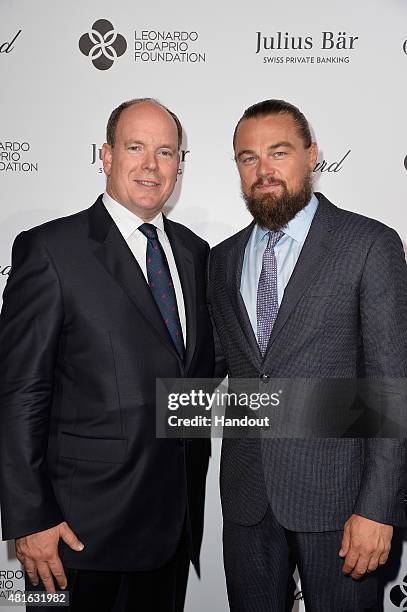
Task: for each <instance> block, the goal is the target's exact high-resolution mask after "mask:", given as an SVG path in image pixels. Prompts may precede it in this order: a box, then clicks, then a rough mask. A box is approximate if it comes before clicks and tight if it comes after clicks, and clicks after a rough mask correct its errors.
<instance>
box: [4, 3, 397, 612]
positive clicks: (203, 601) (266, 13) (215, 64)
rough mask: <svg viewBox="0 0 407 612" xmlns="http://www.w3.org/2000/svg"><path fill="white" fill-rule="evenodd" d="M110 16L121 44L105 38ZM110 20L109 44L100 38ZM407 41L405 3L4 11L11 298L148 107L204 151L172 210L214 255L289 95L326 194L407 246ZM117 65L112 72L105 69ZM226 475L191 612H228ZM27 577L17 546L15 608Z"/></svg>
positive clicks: (90, 195) (236, 219)
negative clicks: (271, 116) (239, 132)
mask: <svg viewBox="0 0 407 612" xmlns="http://www.w3.org/2000/svg"><path fill="white" fill-rule="evenodd" d="M99 20H108V21H109V22H110V23H111V24H112V25H113V28H114V31H115V34H114V35H111V36H109V35H107V36H103V34H104V32H105V31H106V30H103V25H106V24H103V23H101V22H100V21H99ZM95 22H98V23H96V26H95V27H96V28H97V29H98V30H99V31H100V32H101V33H100V32H99V33H98V32H97V31H96V32H94V33H92V34H91V38H92V42H91V41H90V38H89V34H88V33H89V31H90V30H91V28H92V25H93V24H94V23H95ZM107 29H109V27H107ZM118 34H120V36H119V35H118ZM83 35H85V36H83ZM81 37H82V38H81ZM80 40H81V49H80V48H79V41H80ZM406 40H407V3H406V1H405V0H381V1H380V0H359V1H358V2H355V1H353V0H342V2H341V3H328V2H325V1H324V0H314V1H312V2H306V3H305V2H302V1H301V0H291V2H277V1H276V0H252V1H251V2H250V3H248V2H243V1H241V0H235V2H234V3H221V2H219V1H215V0H206V2H203V3H199V4H198V3H192V2H188V1H187V0H178V1H177V2H172V3H168V2H165V3H164V2H161V1H160V0H156V2H154V3H136V2H134V1H132V0H122V1H121V2H120V3H119V2H118V3H116V5H114V3H112V2H111V1H108V0H98V1H97V2H96V1H92V0H82V1H81V2H79V3H74V2H71V3H67V2H63V1H62V0H36V2H32V0H1V4H0V71H1V72H0V74H1V94H0V96H1V105H2V107H1V108H2V110H1V115H0V181H1V207H0V291H2V290H3V288H4V284H5V282H6V279H7V272H8V269H9V268H8V266H9V265H10V248H11V244H12V241H13V239H14V237H15V236H16V234H17V233H18V232H20V231H21V230H23V229H27V228H29V227H31V226H33V225H37V224H39V223H41V222H44V221H46V220H49V219H51V218H54V217H57V216H63V215H65V214H69V213H72V212H75V211H78V210H80V209H82V208H86V207H88V206H90V205H91V204H92V203H93V201H94V200H95V199H96V196H97V195H98V194H99V193H100V192H102V191H103V189H104V177H103V174H102V173H101V164H100V161H99V159H98V158H97V159H96V160H95V159H94V157H95V156H94V153H95V152H96V157H97V152H98V149H99V148H100V146H101V145H102V143H103V142H104V127H105V124H106V121H107V118H108V116H109V114H110V111H111V110H112V109H113V108H114V107H115V106H117V105H118V104H119V103H120V102H121V101H123V100H126V99H129V98H133V97H141V96H153V97H157V98H158V99H159V100H160V101H162V102H163V103H164V104H165V105H167V106H168V107H170V108H171V109H173V110H174V111H175V112H176V113H177V114H178V115H179V117H180V118H181V121H182V123H183V125H184V127H185V138H184V145H183V149H184V150H185V151H188V153H186V154H185V162H184V163H183V164H182V166H183V167H182V175H181V176H180V180H179V181H178V184H177V188H176V192H175V194H174V197H173V199H172V201H171V205H170V206H168V208H167V212H168V213H169V214H170V216H171V218H173V219H174V220H179V221H181V222H182V223H184V224H186V225H189V226H190V227H191V228H192V229H193V230H194V231H196V232H197V233H198V234H200V235H201V236H203V237H204V238H206V239H207V240H208V241H209V242H210V243H211V244H212V245H214V244H216V243H218V242H219V241H220V240H222V239H223V238H225V237H227V236H229V235H231V234H232V233H234V232H235V231H236V230H238V229H240V228H241V227H243V226H244V225H246V224H247V223H248V222H249V216H248V213H247V212H246V210H245V206H244V204H243V202H242V200H241V199H240V196H239V181H238V176H237V172H236V169H235V167H234V162H233V153H232V146H231V137H232V133H233V129H234V126H235V124H236V122H237V120H238V119H239V117H240V116H241V114H242V112H243V110H244V109H245V108H246V107H247V106H249V105H251V104H253V103H255V102H257V101H260V100H262V99H265V98H273V97H274V98H283V99H286V100H288V101H290V102H293V103H294V104H296V105H297V106H299V107H300V109H301V110H303V112H304V113H305V115H306V116H307V117H308V118H309V120H310V123H311V125H312V128H313V131H314V133H315V137H316V139H317V141H318V143H319V146H320V158H319V167H320V168H321V166H322V168H323V171H322V172H321V170H318V171H317V172H316V173H315V181H316V184H317V188H318V189H319V190H321V191H323V192H324V193H325V194H326V195H327V196H328V197H329V198H330V199H331V200H332V201H333V202H334V203H336V204H338V205H339V206H341V207H343V208H347V209H350V210H354V211H356V212H360V213H363V214H366V215H369V216H371V217H375V218H377V219H380V220H381V221H383V222H385V223H387V224H388V225H390V226H392V227H394V228H395V229H396V230H397V231H398V232H399V234H400V235H401V237H402V238H403V240H404V242H406V239H407V218H406V215H405V212H404V208H405V202H406V183H407V137H406V121H405V109H406V93H407V85H406V78H405V75H406V69H407V42H406ZM98 42H99V43H101V46H99V55H100V56H101V57H100V58H97V57H96V56H97V55H98V47H97V46H96V47H95V45H97V43H98ZM157 42H158V43H159V48H157V47H156V48H155V49H153V48H152V47H153V46H154V45H155V44H156V43H157ZM147 43H148V44H147ZM163 43H165V45H163ZM89 55H91V56H92V57H93V60H94V62H93V63H92V57H89ZM107 56H110V57H112V58H113V60H114V61H112V62H108V63H110V64H111V66H110V67H109V68H107V66H106V64H105V65H104V66H101V64H100V62H103V61H104V62H106V61H107ZM102 67H103V68H105V69H101V68H102ZM106 68H107V69H106ZM323 162H325V163H323ZM218 466H219V445H218V443H217V441H215V444H214V454H213V458H212V463H211V469H210V474H209V482H208V496H207V513H206V531H205V539H204V545H203V555H202V569H203V571H202V580H201V581H200V582H198V580H197V579H196V578H195V577H194V576H191V580H190V586H189V591H188V600H187V607H186V610H187V612H191V611H194V612H201V611H203V610H208V609H210V610H212V611H213V612H223V611H225V610H227V600H226V591H225V582H224V575H223V568H222V558H221V514H220V506H219V496H218V488H217V479H218ZM404 546H405V551H404V558H403V560H402V565H401V567H397V566H396V567H395V569H394V570H392V572H390V576H391V581H390V582H389V583H388V584H387V587H386V592H385V610H386V611H387V612H390V611H396V610H407V603H406V601H404V603H403V598H404V599H405V600H406V599H407V584H404V586H403V578H404V577H405V576H406V574H407V546H406V544H405V545H404ZM18 567H19V566H18V564H17V562H16V561H15V559H13V555H12V546H11V545H9V546H7V545H6V544H3V545H2V547H1V549H0V572H1V573H0V599H1V593H2V591H4V590H7V589H8V588H11V584H10V581H12V582H13V584H14V588H16V587H17V586H19V585H20V584H21V582H19V581H18V579H16V576H15V575H14V574H13V572H15V571H17V569H18ZM7 571H8V572H9V574H8V575H7V573H5V572H7ZM17 577H18V575H17ZM406 580H407V578H406ZM297 605H299V606H300V607H299V609H301V606H302V604H301V602H299V604H297ZM327 612H328V611H327Z"/></svg>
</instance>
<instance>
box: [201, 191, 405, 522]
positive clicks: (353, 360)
mask: <svg viewBox="0 0 407 612" xmlns="http://www.w3.org/2000/svg"><path fill="white" fill-rule="evenodd" d="M317 197H318V200H319V206H318V209H317V212H316V214H315V217H314V220H313V222H312V225H311V228H310V231H309V234H308V236H307V239H306V241H305V244H304V247H303V249H302V251H301V254H300V257H299V259H298V262H297V265H296V267H295V269H294V272H293V274H292V276H291V278H290V281H289V283H288V285H287V287H286V290H285V293H284V297H283V300H282V303H281V307H280V309H279V313H278V316H277V320H276V323H275V325H274V328H273V332H272V335H271V338H270V341H269V345H268V349H267V352H266V354H265V356H264V359H263V358H262V355H261V353H260V351H259V348H258V345H257V342H256V338H255V336H254V333H253V330H252V327H251V324H250V321H249V318H248V315H247V311H246V309H245V305H244V302H243V299H242V297H241V294H240V280H241V272H242V264H243V257H244V250H245V246H246V244H247V241H248V239H249V236H250V234H251V231H252V228H253V223H252V224H251V225H250V226H249V227H247V228H245V229H244V230H242V231H240V232H238V233H237V234H235V235H234V236H232V237H231V238H229V239H227V240H225V241H224V242H222V243H221V244H219V245H218V246H217V247H215V248H214V249H213V251H212V254H211V260H210V272H209V300H210V304H211V309H212V315H213V319H214V322H215V324H216V329H217V332H218V335H219V339H220V343H221V348H222V351H223V355H224V360H225V371H224V372H220V370H221V369H222V368H220V370H219V373H222V374H224V373H225V372H227V373H228V374H229V376H230V377H235V378H241V377H246V378H254V377H259V380H260V381H262V382H263V383H264V391H266V390H267V385H268V384H269V383H270V378H268V377H277V378H299V377H301V378H346V377H349V378H354V377H366V378H374V377H383V376H388V377H405V376H406V373H407V268H406V262H405V256H404V251H403V247H402V243H401V241H400V238H399V237H398V235H397V233H396V232H395V231H394V230H392V229H390V228H388V227H386V226H385V225H383V224H382V223H379V222H378V221H375V220H372V219H369V218H366V217H363V216H361V215H357V214H354V213H351V212H348V211H345V210H341V209H339V208H337V207H336V206H334V205H333V204H331V203H330V202H329V201H328V200H327V199H326V198H325V197H324V196H323V195H322V194H317ZM260 386H261V385H260ZM406 472H407V470H406V442H405V440H402V439H400V440H395V439H389V438H388V439H384V438H383V439H371V438H369V439H368V438H366V439H363V438H320V439H291V440H290V439H268V440H265V439H263V440H253V439H240V440H236V439H233V440H231V439H228V440H226V439H225V440H224V441H223V447H222V462H221V497H222V506H223V513H224V517H225V519H227V520H230V521H234V522H236V523H240V524H244V525H250V524H255V523H257V522H258V521H260V520H261V519H262V517H263V516H264V514H265V511H266V509H267V506H268V504H269V503H270V504H271V507H272V509H273V512H274V514H275V515H276V517H277V519H278V520H279V522H280V523H281V524H282V525H284V526H285V527H286V528H288V529H291V530H294V531H327V530H334V529H341V528H342V527H343V524H344V522H345V521H346V520H347V519H348V518H349V516H350V515H351V514H352V513H357V514H360V515H362V516H365V517H368V518H370V519H373V520H377V521H380V522H383V523H388V524H393V525H404V524H405V503H406V501H407V500H406V490H407V483H406Z"/></svg>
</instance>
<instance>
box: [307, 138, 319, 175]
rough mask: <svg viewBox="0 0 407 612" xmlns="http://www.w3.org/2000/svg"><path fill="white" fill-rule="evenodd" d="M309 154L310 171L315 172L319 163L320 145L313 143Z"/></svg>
mask: <svg viewBox="0 0 407 612" xmlns="http://www.w3.org/2000/svg"><path fill="white" fill-rule="evenodd" d="M308 154H309V167H310V170H313V169H314V168H315V166H316V163H317V161H318V145H317V143H316V142H313V143H312V144H311V146H310V148H309V151H308Z"/></svg>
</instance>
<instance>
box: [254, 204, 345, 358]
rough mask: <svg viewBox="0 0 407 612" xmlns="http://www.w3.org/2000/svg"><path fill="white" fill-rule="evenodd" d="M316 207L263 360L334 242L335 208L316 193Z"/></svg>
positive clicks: (267, 355) (315, 275)
mask: <svg viewBox="0 0 407 612" xmlns="http://www.w3.org/2000/svg"><path fill="white" fill-rule="evenodd" d="M316 195H317V197H318V200H319V205H318V208H317V211H316V213H315V216H314V219H313V221H312V223H311V227H310V230H309V232H308V235H307V238H306V240H305V242H304V246H303V248H302V250H301V253H300V256H299V258H298V261H297V264H296V266H295V268H294V271H293V273H292V275H291V278H290V280H289V282H288V284H287V287H286V288H285V291H284V296H283V300H282V302H281V306H280V309H279V311H278V315H277V319H276V322H275V324H274V327H273V331H272V332H271V336H270V340H269V343H268V346H267V351H266V354H265V359H266V358H268V357H269V354H270V351H271V349H272V347H273V344H274V342H275V340H276V338H278V336H279V334H280V333H281V331H282V330H283V328H284V326H285V324H286V323H287V320H288V318H289V316H290V314H291V313H292V311H293V310H294V308H295V306H296V305H297V303H298V301H299V300H300V298H301V297H302V295H303V294H304V293H305V291H306V290H307V289H308V287H309V286H310V285H311V284H312V283H313V281H314V279H315V278H316V277H317V275H318V274H319V272H320V270H321V268H322V266H323V264H324V262H325V259H326V255H327V253H328V251H329V249H330V248H331V246H332V243H333V239H332V235H330V232H331V231H332V230H333V228H334V225H335V217H336V214H335V207H334V205H333V204H331V202H329V201H328V200H327V199H326V198H325V197H324V196H323V195H322V194H316Z"/></svg>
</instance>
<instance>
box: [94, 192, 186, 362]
mask: <svg viewBox="0 0 407 612" xmlns="http://www.w3.org/2000/svg"><path fill="white" fill-rule="evenodd" d="M89 237H90V238H91V239H93V240H94V241H95V242H96V243H97V246H96V249H95V256H96V257H97V259H98V260H99V261H100V262H101V264H102V265H103V266H104V267H105V268H106V270H107V271H108V272H109V274H110V275H111V276H112V277H113V279H114V280H115V281H116V282H117V283H118V284H119V285H120V286H121V288H122V289H123V290H124V291H125V293H126V294H127V295H128V297H129V298H130V299H131V300H132V302H133V303H134V304H135V306H136V307H137V308H138V309H139V311H140V312H141V314H142V315H143V317H144V318H145V319H146V321H147V322H148V323H149V325H151V327H152V329H153V330H154V332H155V333H156V334H157V336H158V337H159V338H160V340H161V341H162V342H163V343H164V344H165V346H166V347H167V348H168V349H169V350H170V351H171V352H172V353H173V354H174V355H175V356H176V357H178V358H179V355H178V353H177V350H176V349H175V346H174V344H173V342H172V340H171V337H170V335H169V333H168V330H167V328H166V326H165V323H164V321H163V318H162V316H161V313H160V311H159V308H158V306H157V304H156V302H155V300H154V297H153V295H152V293H151V291H150V288H149V286H148V284H147V282H146V280H145V277H144V274H143V272H142V270H141V268H140V266H139V265H138V263H137V261H136V260H135V258H134V256H133V254H132V252H131V251H130V249H129V247H128V246H127V243H126V241H125V240H124V238H123V236H122V235H121V233H120V231H119V229H118V228H117V226H116V224H115V223H114V222H113V219H112V218H111V216H110V215H109V213H108V212H107V210H106V208H105V206H104V204H103V201H102V197H101V196H100V197H99V198H98V199H97V201H96V202H95V204H94V205H93V206H92V207H91V208H90V209H89Z"/></svg>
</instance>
